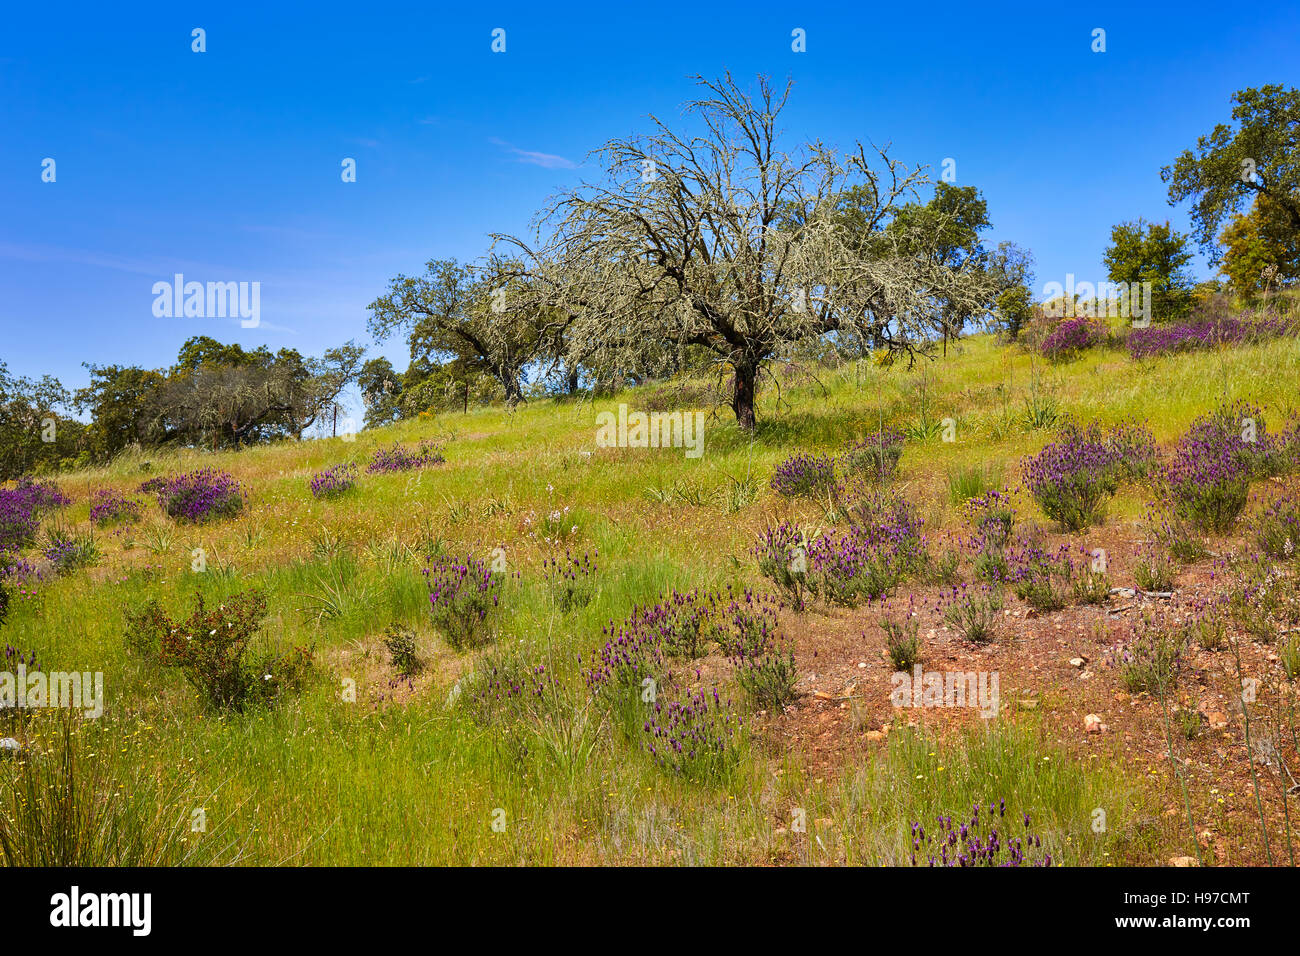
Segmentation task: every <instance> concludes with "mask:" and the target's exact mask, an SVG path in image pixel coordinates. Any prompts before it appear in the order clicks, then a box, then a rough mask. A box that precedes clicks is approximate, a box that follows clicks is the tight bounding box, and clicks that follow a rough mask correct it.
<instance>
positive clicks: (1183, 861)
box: [1169, 856, 1200, 866]
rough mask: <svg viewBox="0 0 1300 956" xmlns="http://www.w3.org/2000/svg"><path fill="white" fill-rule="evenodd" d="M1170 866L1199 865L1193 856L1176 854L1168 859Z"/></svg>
mask: <svg viewBox="0 0 1300 956" xmlns="http://www.w3.org/2000/svg"><path fill="white" fill-rule="evenodd" d="M1169 865H1170V866H1200V864H1199V863H1197V862H1196V857H1194V856H1176V857H1174V858H1173V859H1171V860H1170V861H1169Z"/></svg>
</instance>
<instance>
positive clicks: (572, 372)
mask: <svg viewBox="0 0 1300 956" xmlns="http://www.w3.org/2000/svg"><path fill="white" fill-rule="evenodd" d="M566 384H567V385H568V388H569V394H570V395H576V394H578V369H577V368H576V367H574V368H571V369H569V380H568V382H567V383H566Z"/></svg>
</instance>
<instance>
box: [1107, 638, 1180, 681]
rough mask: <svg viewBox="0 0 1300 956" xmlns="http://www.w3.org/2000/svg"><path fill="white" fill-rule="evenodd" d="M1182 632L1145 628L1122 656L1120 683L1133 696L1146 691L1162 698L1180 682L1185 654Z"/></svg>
mask: <svg viewBox="0 0 1300 956" xmlns="http://www.w3.org/2000/svg"><path fill="white" fill-rule="evenodd" d="M1186 647H1187V639H1186V636H1185V635H1184V633H1183V632H1182V631H1181V630H1176V629H1173V630H1171V629H1165V628H1145V629H1144V630H1143V631H1142V633H1141V634H1140V636H1138V638H1137V639H1136V640H1135V641H1134V642H1133V643H1132V644H1131V646H1129V647H1128V648H1127V649H1124V650H1123V651H1122V652H1121V663H1120V681H1121V683H1123V685H1124V688H1125V689H1126V690H1127V691H1128V692H1129V693H1131V694H1140V693H1142V692H1143V691H1146V692H1147V693H1151V694H1157V695H1159V696H1163V695H1164V694H1166V693H1167V692H1168V691H1169V690H1170V689H1171V688H1172V687H1173V686H1174V684H1175V683H1176V682H1177V680H1178V675H1179V672H1180V671H1181V669H1182V664H1183V656H1184V654H1185V653H1186Z"/></svg>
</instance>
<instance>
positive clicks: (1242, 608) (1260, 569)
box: [1228, 557, 1300, 644]
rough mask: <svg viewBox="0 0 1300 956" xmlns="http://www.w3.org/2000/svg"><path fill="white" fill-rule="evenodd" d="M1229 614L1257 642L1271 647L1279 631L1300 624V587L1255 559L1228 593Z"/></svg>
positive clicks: (1246, 565) (1240, 573) (1291, 579)
mask: <svg viewBox="0 0 1300 956" xmlns="http://www.w3.org/2000/svg"><path fill="white" fill-rule="evenodd" d="M1228 612H1229V614H1230V615H1231V617H1232V620H1233V621H1234V622H1235V623H1236V624H1237V626H1238V627H1240V628H1241V629H1242V630H1243V631H1245V632H1246V633H1247V634H1249V635H1250V636H1251V637H1253V638H1254V639H1255V640H1257V641H1261V642H1263V643H1265V644H1271V643H1273V641H1275V640H1276V639H1277V636H1278V632H1279V631H1281V630H1283V629H1285V628H1288V627H1291V626H1294V625H1296V624H1300V588H1297V586H1296V581H1295V580H1294V579H1293V578H1292V577H1290V576H1289V575H1287V574H1285V573H1283V572H1282V571H1280V570H1279V569H1277V568H1276V567H1273V566H1272V565H1271V564H1270V563H1269V562H1268V561H1265V560H1263V559H1261V558H1259V557H1256V559H1255V560H1253V561H1250V562H1247V563H1246V564H1245V565H1244V566H1243V567H1242V568H1241V569H1240V570H1239V571H1238V574H1237V580H1236V581H1235V582H1233V586H1232V588H1231V589H1230V590H1229V592H1228Z"/></svg>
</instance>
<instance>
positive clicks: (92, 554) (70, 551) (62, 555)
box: [41, 530, 99, 574]
mask: <svg viewBox="0 0 1300 956" xmlns="http://www.w3.org/2000/svg"><path fill="white" fill-rule="evenodd" d="M41 553H42V554H43V555H45V559H46V560H47V561H49V562H50V566H51V567H53V568H54V572H55V573H56V574H69V573H71V572H73V571H75V570H76V569H77V568H83V567H87V566H89V565H91V564H94V563H95V561H96V559H97V558H98V557H99V549H98V548H96V547H95V541H94V538H92V537H89V536H82V535H72V534H68V533H66V532H64V531H61V530H53V531H50V532H49V541H48V542H47V544H46V546H45V547H44V548H43V549H42V550H41Z"/></svg>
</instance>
